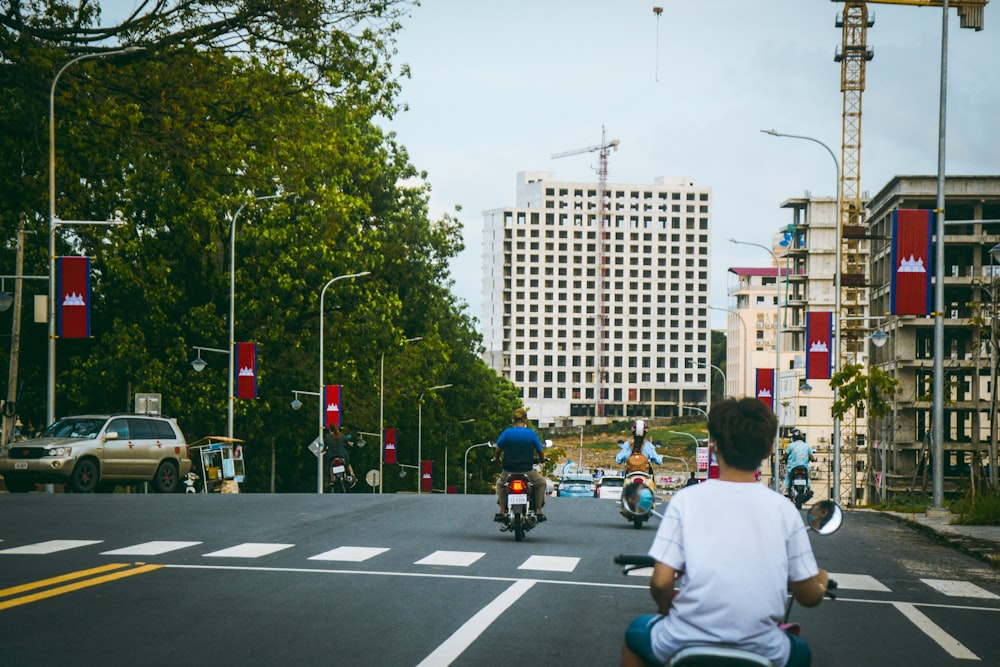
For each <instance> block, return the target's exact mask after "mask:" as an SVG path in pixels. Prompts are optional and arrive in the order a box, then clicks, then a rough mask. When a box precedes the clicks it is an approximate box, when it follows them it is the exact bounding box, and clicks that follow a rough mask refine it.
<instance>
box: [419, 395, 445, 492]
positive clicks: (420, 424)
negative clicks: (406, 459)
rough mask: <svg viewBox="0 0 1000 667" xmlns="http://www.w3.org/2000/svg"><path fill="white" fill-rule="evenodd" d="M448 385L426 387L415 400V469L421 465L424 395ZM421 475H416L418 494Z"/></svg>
mask: <svg viewBox="0 0 1000 667" xmlns="http://www.w3.org/2000/svg"><path fill="white" fill-rule="evenodd" d="M450 386H451V385H450V384H439V385H435V386H433V387H428V388H427V389H425V390H424V391H422V392H420V398H418V399H417V469H418V470H419V469H420V465H421V464H422V463H423V458H422V456H423V451H422V448H423V442H422V438H423V409H424V394H426V393H427V392H429V391H437V390H438V389H447V388H448V387H450ZM421 481H423V480H421V473H418V474H417V493H418V494H419V493H420V486H421V484H420V483H421Z"/></svg>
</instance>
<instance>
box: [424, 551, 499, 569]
mask: <svg viewBox="0 0 1000 667" xmlns="http://www.w3.org/2000/svg"><path fill="white" fill-rule="evenodd" d="M485 555H486V554H485V553H483V552H481V551H435V552H434V553H432V554H431V555H430V556H427V557H425V558H421V559H420V560H418V561H417V562H415V563H414V565H448V566H451V567H468V566H470V565H472V564H473V563H475V562H476V561H477V560H479V559H480V558H482V557H483V556H485Z"/></svg>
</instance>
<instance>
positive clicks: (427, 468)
mask: <svg viewBox="0 0 1000 667" xmlns="http://www.w3.org/2000/svg"><path fill="white" fill-rule="evenodd" d="M433 470H434V461H421V462H420V490H421V491H430V490H431V481H432V477H431V473H432V472H433Z"/></svg>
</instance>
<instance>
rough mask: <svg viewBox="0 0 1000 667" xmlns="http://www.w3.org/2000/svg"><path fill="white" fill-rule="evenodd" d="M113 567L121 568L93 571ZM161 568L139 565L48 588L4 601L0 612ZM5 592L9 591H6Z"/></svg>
mask: <svg viewBox="0 0 1000 667" xmlns="http://www.w3.org/2000/svg"><path fill="white" fill-rule="evenodd" d="M115 567H121V566H120V565H114V566H106V567H103V568H94V570H96V571H102V570H107V569H114V568H115ZM125 567H127V566H125ZM161 567H163V566H162V565H141V566H139V567H135V568H132V569H131V570H124V571H120V572H114V573H112V574H106V575H104V576H101V577H93V578H92V579H87V580H85V581H78V582H76V583H73V584H67V585H65V586H58V587H56V588H50V589H48V590H46V591H41V592H39V593H35V594H33V595H25V596H23V597H19V598H13V599H11V600H5V601H3V602H0V611H3V610H4V609H10V608H11V607H18V606H20V605H23V604H29V603H31V602H38V601H39V600H45V599H47V598H51V597H55V596H57V595H62V594H63V593H71V592H73V591H78V590H80V589H82V588H88V587H90V586H97V585H99V584H106V583H108V582H109V581H115V580H116V579H123V578H125V577H131V576H132V575H134V574H143V573H145V572H152V571H153V570H158V569H160V568H161ZM94 570H84V571H83V572H93V571H94ZM73 574H78V575H79V576H86V575H84V574H82V573H73ZM63 576H64V577H69V578H70V579H73V578H79V577H74V576H73V575H72V574H70V575H63ZM60 578H61V577H55V578H54V579H49V580H46V581H49V582H52V581H55V580H56V579H60ZM37 583H38V584H39V585H41V584H42V582H37ZM26 585H27V586H32V584H26ZM32 587H34V588H38V587H40V586H32ZM7 590H8V591H9V590H11V589H7ZM0 592H3V591H0Z"/></svg>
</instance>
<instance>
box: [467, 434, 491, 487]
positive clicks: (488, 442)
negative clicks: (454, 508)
mask: <svg viewBox="0 0 1000 667" xmlns="http://www.w3.org/2000/svg"><path fill="white" fill-rule="evenodd" d="M486 446H489V447H492V446H493V443H492V442H490V441H488V440H487V441H486V442H480V443H479V444H476V445H472V446H471V447H469V448H468V449H466V450H465V465H463V466H462V470H463V471H464V473H465V474H464V477H465V485H464V486H463V488H462V495H467V494H468V493H469V452H470V451H472V450H473V449H475V448H476V447H486Z"/></svg>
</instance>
